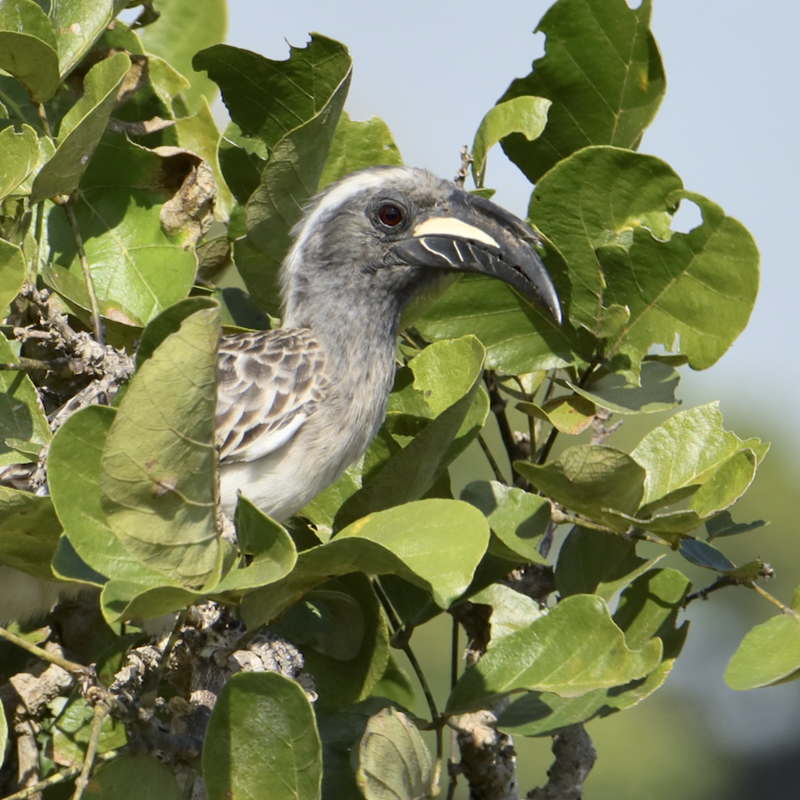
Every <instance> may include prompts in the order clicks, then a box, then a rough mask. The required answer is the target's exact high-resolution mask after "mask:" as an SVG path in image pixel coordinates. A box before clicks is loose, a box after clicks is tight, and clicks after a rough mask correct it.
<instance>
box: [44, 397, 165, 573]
mask: <svg viewBox="0 0 800 800" xmlns="http://www.w3.org/2000/svg"><path fill="white" fill-rule="evenodd" d="M116 414H117V412H116V409H113V408H108V407H106V406H88V407H86V408H84V409H81V410H80V411H78V412H76V413H75V414H72V415H71V416H70V417H68V418H67V420H66V421H65V422H64V424H63V425H62V426H61V427H60V428H59V429H58V431H57V433H56V435H55V436H54V437H53V442H52V444H51V445H50V451H49V454H48V459H47V479H48V485H49V488H50V494H51V496H52V500H53V505H54V506H55V509H56V513H57V514H58V518H59V520H60V521H61V524H62V525H63V526H64V532H65V535H66V537H67V538H68V541H69V543H70V545H71V546H72V547H73V548H74V549H75V551H76V553H77V554H78V556H79V557H80V558H81V559H82V560H83V561H84V562H85V563H86V564H88V565H89V566H90V567H91V568H92V569H93V570H95V572H96V573H99V576H100V577H99V579H98V578H97V577H96V576H95V578H94V581H93V582H95V583H97V585H102V584H103V583H105V581H106V579H108V578H110V579H116V580H121V581H125V582H129V583H133V584H136V585H137V586H140V587H141V586H151V587H152V586H162V585H164V584H169V583H173V584H175V585H177V582H175V581H170V580H169V579H168V578H165V577H164V576H163V575H161V574H160V573H158V572H156V571H155V570H151V569H148V568H147V567H146V566H145V565H144V564H142V563H141V562H140V561H139V560H138V559H137V558H136V557H135V556H133V555H132V554H131V553H130V552H128V550H126V549H125V548H124V547H123V546H122V544H121V542H120V541H119V539H117V537H116V536H115V535H114V531H113V530H112V529H111V526H110V525H109V523H108V519H107V517H106V514H105V511H104V510H103V507H102V505H101V502H100V460H101V457H102V453H103V446H104V444H105V440H106V436H107V435H108V431H109V429H110V428H111V424H112V422H113V421H114V417H115V416H116ZM59 552H60V553H61V556H62V557H67V556H69V553H68V552H61V546H59ZM57 566H58V568H59V571H60V570H61V567H62V562H57ZM61 574H64V573H61ZM68 576H69V577H73V575H72V574H69V575H68Z"/></svg>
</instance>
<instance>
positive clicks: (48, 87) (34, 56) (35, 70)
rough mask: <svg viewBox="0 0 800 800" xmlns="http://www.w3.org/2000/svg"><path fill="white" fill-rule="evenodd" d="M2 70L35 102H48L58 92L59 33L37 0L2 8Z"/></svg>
mask: <svg viewBox="0 0 800 800" xmlns="http://www.w3.org/2000/svg"><path fill="white" fill-rule="evenodd" d="M0 68H2V69H4V70H6V72H8V73H9V74H11V75H13V76H14V77H15V78H16V79H17V80H18V81H20V83H22V84H23V85H24V86H25V88H26V89H27V90H28V92H29V93H30V96H31V101H32V102H34V103H45V102H47V101H48V100H49V99H50V98H51V97H52V96H53V95H54V94H55V93H56V89H57V88H58V83H59V75H58V54H57V53H56V34H55V31H54V30H53V26H52V25H51V23H50V20H49V19H48V18H47V15H46V14H45V13H44V11H42V9H41V8H40V7H39V5H38V4H37V3H35V2H33V0H4V2H3V3H2V5H0Z"/></svg>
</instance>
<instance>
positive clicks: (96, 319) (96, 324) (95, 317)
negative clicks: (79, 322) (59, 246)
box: [64, 201, 106, 344]
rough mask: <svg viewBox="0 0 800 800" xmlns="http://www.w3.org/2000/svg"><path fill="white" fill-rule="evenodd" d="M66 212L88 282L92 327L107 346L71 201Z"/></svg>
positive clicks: (92, 282) (100, 342)
mask: <svg viewBox="0 0 800 800" xmlns="http://www.w3.org/2000/svg"><path fill="white" fill-rule="evenodd" d="M64 210H65V211H66V213H67V219H68V220H69V226H70V228H72V237H73V239H75V246H76V247H77V248H78V259H79V260H80V262H81V270H82V271H83V280H84V281H85V282H86V290H87V291H88V293H89V305H90V306H91V307H92V327H93V328H94V338H95V339H96V340H97V342H98V343H99V344H105V343H106V335H105V330H104V329H103V321H102V319H101V318H100V304H99V303H98V302H97V293H96V292H95V290H94V280H93V279H92V271H91V269H90V267H89V259H87V258H86V251H85V250H84V248H83V237H82V236H81V232H80V229H79V228H78V220H77V218H76V217H75V209H74V208H73V207H72V202H71V201H69V202H67V203H65V204H64Z"/></svg>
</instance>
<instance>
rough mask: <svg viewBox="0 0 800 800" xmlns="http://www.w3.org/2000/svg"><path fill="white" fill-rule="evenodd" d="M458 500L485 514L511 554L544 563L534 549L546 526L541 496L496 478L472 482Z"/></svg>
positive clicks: (547, 513)
mask: <svg viewBox="0 0 800 800" xmlns="http://www.w3.org/2000/svg"><path fill="white" fill-rule="evenodd" d="M461 499H462V500H465V501H466V502H467V503H470V504H472V505H473V506H475V507H476V508H478V509H480V511H481V512H483V514H485V515H486V518H487V519H488V520H489V525H490V526H491V528H492V532H493V533H494V534H495V536H497V538H498V539H499V540H500V541H501V542H502V543H503V545H504V546H505V547H507V548H508V549H509V550H510V551H511V552H512V553H516V554H517V555H518V556H520V557H522V558H524V559H525V560H526V561H528V562H529V563H532V564H546V563H547V560H546V559H545V558H543V557H542V555H541V553H540V552H539V549H538V548H539V544H540V542H541V541H542V538H543V537H544V535H545V533H547V529H548V527H549V525H550V504H549V503H548V502H547V500H545V499H544V498H543V497H537V496H536V495H534V494H531V493H530V492H525V491H523V490H522V489H517V488H514V487H510V486H504V485H503V484H501V483H498V482H497V481H474V482H473V483H470V484H468V485H467V486H466V487H465V488H464V490H463V491H462V492H461ZM490 550H491V545H490Z"/></svg>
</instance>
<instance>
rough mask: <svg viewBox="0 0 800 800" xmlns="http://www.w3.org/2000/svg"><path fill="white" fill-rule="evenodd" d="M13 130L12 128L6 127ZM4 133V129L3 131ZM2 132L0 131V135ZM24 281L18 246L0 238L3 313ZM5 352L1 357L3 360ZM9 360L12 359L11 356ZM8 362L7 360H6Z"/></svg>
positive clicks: (4, 347) (0, 288)
mask: <svg viewBox="0 0 800 800" xmlns="http://www.w3.org/2000/svg"><path fill="white" fill-rule="evenodd" d="M6 130H13V128H6ZM3 133H5V131H3ZM2 135H3V134H2V133H0V136H2ZM24 283H25V257H24V256H23V255H22V250H20V249H19V247H16V246H15V245H13V244H11V243H10V242H6V241H5V240H3V239H0V310H2V313H3V314H5V311H4V309H5V308H6V307H7V306H8V304H9V303H10V302H11V301H12V300H13V299H14V298H15V297H16V296H17V294H19V291H20V289H22V285H23V284H24ZM0 347H2V349H3V351H6V350H7V349H10V348H8V347H7V345H5V344H3V345H0ZM6 355H7V353H5V352H4V353H3V355H2V356H0V357H2V358H3V360H4V361H5V359H6ZM10 360H12V361H13V360H14V357H13V356H12V357H11V359H10ZM6 363H8V362H6Z"/></svg>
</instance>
